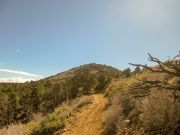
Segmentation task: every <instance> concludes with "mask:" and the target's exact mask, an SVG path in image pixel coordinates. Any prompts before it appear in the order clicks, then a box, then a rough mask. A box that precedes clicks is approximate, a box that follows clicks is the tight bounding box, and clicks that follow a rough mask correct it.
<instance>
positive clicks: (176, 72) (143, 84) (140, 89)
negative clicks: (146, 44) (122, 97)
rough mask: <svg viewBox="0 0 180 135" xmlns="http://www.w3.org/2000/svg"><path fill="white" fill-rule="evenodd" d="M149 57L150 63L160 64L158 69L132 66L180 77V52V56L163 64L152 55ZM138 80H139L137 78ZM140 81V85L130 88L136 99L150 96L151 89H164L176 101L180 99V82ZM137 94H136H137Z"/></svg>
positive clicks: (140, 65)
mask: <svg viewBox="0 0 180 135" xmlns="http://www.w3.org/2000/svg"><path fill="white" fill-rule="evenodd" d="M148 55H149V61H152V62H155V63H157V64H158V67H157V68H152V67H149V66H147V65H142V64H132V63H129V64H130V65H133V66H136V67H138V66H139V67H143V68H145V69H148V70H150V71H152V72H155V73H167V74H169V75H172V76H175V77H180V60H178V58H180V52H179V54H178V55H176V56H175V57H174V58H172V59H170V58H169V60H167V61H166V62H161V61H160V60H159V59H158V58H155V57H153V56H152V55H151V54H148ZM136 79H137V78H136ZM137 80H138V83H136V84H134V85H133V86H130V90H132V91H133V93H134V96H135V97H145V96H148V95H149V94H148V93H149V92H150V91H149V90H150V89H151V88H157V89H164V90H169V91H171V92H172V95H173V97H174V99H175V101H176V100H177V99H180V95H179V92H180V82H178V83H176V84H169V83H168V82H166V81H159V80H139V79H137ZM135 93H136V94H135Z"/></svg>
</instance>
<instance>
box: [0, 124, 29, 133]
mask: <svg viewBox="0 0 180 135" xmlns="http://www.w3.org/2000/svg"><path fill="white" fill-rule="evenodd" d="M26 134H27V131H26V128H25V125H23V124H13V125H10V126H8V127H7V128H6V127H4V128H3V129H1V130H0V135H26Z"/></svg>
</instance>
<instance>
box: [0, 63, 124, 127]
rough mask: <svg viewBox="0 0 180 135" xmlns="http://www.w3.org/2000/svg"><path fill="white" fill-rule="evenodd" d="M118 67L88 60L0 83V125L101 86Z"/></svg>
mask: <svg viewBox="0 0 180 135" xmlns="http://www.w3.org/2000/svg"><path fill="white" fill-rule="evenodd" d="M120 73H121V72H120V71H119V70H117V69H114V68H112V67H108V66H105V65H96V64H89V65H84V66H81V67H79V68H74V69H71V70H69V71H67V72H64V73H61V74H58V75H56V76H52V77H49V78H46V79H43V80H40V81H36V82H26V83H23V84H10V83H1V84H0V128H2V127H4V126H7V125H9V124H12V123H19V122H20V123H27V122H28V121H30V120H31V119H32V116H33V114H34V113H43V114H47V113H50V112H53V110H54V109H55V108H56V107H57V106H58V105H59V104H61V103H62V102H64V101H68V100H70V99H74V98H76V97H79V96H81V95H88V94H90V93H93V92H100V91H101V90H103V89H104V88H105V87H106V86H107V85H108V83H109V82H110V80H111V79H112V78H116V77H118V76H119V75H120Z"/></svg>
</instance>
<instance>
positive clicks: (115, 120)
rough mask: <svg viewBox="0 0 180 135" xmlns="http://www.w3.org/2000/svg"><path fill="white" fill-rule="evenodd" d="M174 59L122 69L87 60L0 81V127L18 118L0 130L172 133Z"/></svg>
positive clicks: (53, 134) (45, 134)
mask: <svg viewBox="0 0 180 135" xmlns="http://www.w3.org/2000/svg"><path fill="white" fill-rule="evenodd" d="M178 63H179V61H175V62H173V63H168V62H166V63H165V65H163V66H166V64H168V65H167V66H168V67H167V66H166V68H165V69H163V67H162V66H158V65H157V66H155V67H147V68H146V66H145V67H144V68H143V69H140V68H139V67H137V68H136V69H135V71H130V70H129V69H125V70H124V71H123V72H121V71H119V70H117V69H115V68H113V67H109V66H105V65H99V64H87V65H83V66H80V67H76V68H73V69H71V70H69V71H66V72H63V73H59V74H57V75H55V76H51V77H48V78H45V79H43V80H40V81H37V82H30V83H24V84H1V85H0V92H1V93H0V94H1V96H0V101H1V102H0V105H1V106H0V107H1V111H0V116H1V117H0V118H1V123H0V124H1V127H4V126H7V125H9V124H12V123H17V122H21V124H14V125H10V126H9V128H3V129H2V130H0V134H2V135H5V134H7V133H10V132H12V130H14V132H12V133H11V134H10V135H12V134H13V135H16V134H17V135H26V134H28V135H60V134H62V135H124V134H133V135H161V134H162V135H163V134H164V135H166V134H167V135H176V134H175V133H177V135H178V133H179V126H178V124H179V120H180V115H179V114H180V109H179V108H180V106H179V105H180V98H179V97H180V92H179V90H180V83H179V82H180V78H179V76H178V75H179V74H177V76H176V73H179V72H178V70H179V64H178ZM169 64H170V65H171V66H169ZM176 64H177V65H178V66H177V67H176ZM174 67H175V69H173V68H174ZM148 68H150V69H148ZM162 69H163V72H161V71H162ZM164 70H165V71H164ZM174 74H175V75H174ZM84 95H86V96H84ZM34 114H35V115H34ZM39 114H41V116H40V117H39ZM15 132H16V134H15Z"/></svg>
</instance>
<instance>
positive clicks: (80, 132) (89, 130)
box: [62, 94, 107, 135]
mask: <svg viewBox="0 0 180 135" xmlns="http://www.w3.org/2000/svg"><path fill="white" fill-rule="evenodd" d="M93 97H94V100H93V103H92V104H90V105H88V106H87V107H86V108H84V109H83V110H82V111H81V112H79V113H77V115H76V116H74V118H72V120H71V121H72V122H71V123H70V125H69V130H66V131H64V132H63V133H62V135H101V133H102V131H103V116H104V115H103V114H104V108H105V107H106V105H107V99H106V98H104V95H103V94H94V95H93ZM66 128H68V127H66Z"/></svg>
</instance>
